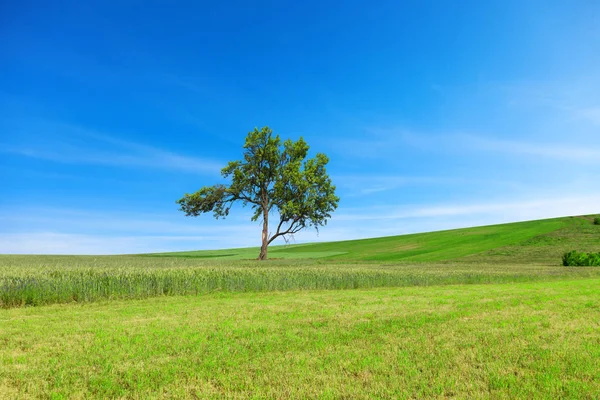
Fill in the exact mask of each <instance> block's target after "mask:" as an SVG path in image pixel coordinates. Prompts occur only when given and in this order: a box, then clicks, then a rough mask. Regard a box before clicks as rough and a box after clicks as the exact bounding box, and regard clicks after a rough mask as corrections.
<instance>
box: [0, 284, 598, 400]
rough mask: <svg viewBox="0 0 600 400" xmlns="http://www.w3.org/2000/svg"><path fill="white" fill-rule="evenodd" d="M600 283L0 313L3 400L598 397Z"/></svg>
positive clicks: (248, 296)
mask: <svg viewBox="0 0 600 400" xmlns="http://www.w3.org/2000/svg"><path fill="white" fill-rule="evenodd" d="M598 287H600V279H580V280H573V281H554V282H535V283H516V284H491V285H468V286H465V285H453V286H437V287H409V288H385V289H368V290H366V289H364V290H347V291H302V292H298V291H293V292H271V293H258V294H257V293H217V294H210V295H203V296H192V297H169V298H154V299H147V300H143V301H111V302H100V303H95V304H87V305H53V306H45V307H26V308H18V309H11V310H0V343H2V345H1V346H0V398H6V399H12V398H55V399H62V398H65V399H67V398H68V399H78V398H81V399H83V398H137V399H142V398H143V399H159V398H202V399H204V398H214V399H220V398H240V399H245V398H261V399H262V398H283V399H285V398H298V399H300V398H302V399H304V398H320V399H338V398H352V399H371V398H390V399H396V398H400V399H402V398H451V397H455V398H548V399H550V398H552V399H559V398H561V399H564V398H569V399H594V398H599V397H600V366H599V365H598V360H599V359H600V346H599V343H600V325H599V322H598V313H599V312H600V292H599V291H598Z"/></svg>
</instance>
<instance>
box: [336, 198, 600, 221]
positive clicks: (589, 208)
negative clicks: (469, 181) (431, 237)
mask: <svg viewBox="0 0 600 400" xmlns="http://www.w3.org/2000/svg"><path fill="white" fill-rule="evenodd" d="M598 212H600V193H597V194H588V195H585V196H575V197H554V198H538V199H529V200H527V199H526V200H521V201H500V200H499V201H490V202H479V203H471V204H468V203H467V204H438V205H435V204H433V205H427V206H403V207H397V206H378V207H373V208H371V209H369V208H359V209H355V210H349V211H347V212H345V213H344V212H341V213H339V214H337V215H336V216H335V220H336V221H365V220H368V221H373V220H401V219H411V218H438V217H463V216H469V217H472V216H475V215H488V216H492V217H493V216H496V217H500V218H498V219H499V220H500V221H503V220H504V219H505V218H509V219H508V220H513V219H514V220H523V219H537V218H550V217H559V216H567V215H582V214H594V213H598Z"/></svg>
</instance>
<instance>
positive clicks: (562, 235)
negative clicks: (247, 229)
mask: <svg viewBox="0 0 600 400" xmlns="http://www.w3.org/2000/svg"><path fill="white" fill-rule="evenodd" d="M507 243H509V244H507ZM493 246H495V247H493ZM491 247H493V248H491ZM490 248H491V249H490ZM482 249H488V250H482ZM565 249H566V250H573V249H578V250H588V251H593V250H596V251H600V226H597V225H594V224H593V217H591V216H590V217H573V218H558V219H550V220H541V221H530V222H521V223H514V224H505V225H495V226H487V227H479V228H469V229H459V230H453V231H442V232H433V233H424V234H416V235H406V236H397V237H386V238H377V239H367V240H357V241H346V242H332V243H318V244H306V245H297V246H290V247H279V248H277V247H276V248H274V250H273V251H271V257H272V258H274V259H272V260H270V261H269V262H257V261H254V260H240V258H243V257H246V256H249V254H250V252H251V251H253V250H252V249H241V250H240V249H237V250H236V249H229V250H222V251H202V252H184V253H171V254H162V255H150V256H148V255H145V256H98V257H92V256H88V257H84V256H79V257H78V256H8V255H6V256H1V255H0V307H3V308H9V307H19V306H24V305H43V304H52V303H70V302H92V301H98V300H102V299H141V298H148V297H155V296H173V295H201V294H206V293H211V292H215V291H226V292H264V291H273V290H279V291H285V290H313V289H357V288H372V287H400V286H430V285H440V284H461V283H464V284H477V283H502V282H522V281H533V280H551V279H559V278H564V277H577V276H580V277H581V276H600V268H593V267H592V268H583V269H578V270H573V269H569V268H565V267H562V266H561V263H562V254H563V252H564V251H565ZM252 254H254V253H252ZM235 258H238V259H237V260H236V259H235ZM432 260H433V261H432ZM440 260H442V261H440ZM444 260H453V261H444ZM424 261H428V262H427V264H424Z"/></svg>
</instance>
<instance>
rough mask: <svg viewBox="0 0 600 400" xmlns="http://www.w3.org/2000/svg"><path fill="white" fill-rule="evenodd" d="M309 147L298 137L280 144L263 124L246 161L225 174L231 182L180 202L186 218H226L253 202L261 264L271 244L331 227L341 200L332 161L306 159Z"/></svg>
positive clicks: (255, 133) (252, 136)
mask: <svg viewBox="0 0 600 400" xmlns="http://www.w3.org/2000/svg"><path fill="white" fill-rule="evenodd" d="M307 153H308V144H306V142H305V141H304V139H302V138H300V139H299V140H298V141H297V142H293V141H292V140H290V139H288V140H286V141H285V142H283V145H282V143H281V139H280V138H279V135H276V136H273V131H272V130H271V129H270V128H269V127H267V126H265V127H264V128H262V129H261V130H258V129H257V128H254V130H253V131H252V132H248V136H247V137H246V143H245V144H244V158H243V159H242V160H239V161H231V162H229V164H227V166H226V167H225V168H223V169H222V170H221V175H222V176H223V177H224V178H229V177H231V184H230V185H229V186H226V185H215V186H205V187H203V188H201V189H200V190H198V191H197V192H195V193H192V194H188V193H186V194H185V195H184V196H183V198H181V199H179V200H177V203H178V204H179V205H180V206H181V211H183V212H185V215H186V216H192V217H197V216H199V215H200V214H203V213H207V212H211V211H212V213H213V215H214V217H215V218H217V219H219V218H224V217H226V216H227V215H229V210H230V209H231V206H232V204H233V203H234V202H236V201H240V202H241V203H242V204H243V205H244V206H246V205H248V204H250V205H251V206H252V209H253V210H254V215H253V216H252V221H257V220H258V219H259V218H262V223H263V227H262V246H261V248H260V254H259V256H258V259H259V260H266V259H267V249H268V246H269V244H271V242H273V241H274V240H275V239H277V238H278V237H280V236H283V237H285V235H291V234H294V233H297V232H299V231H300V230H302V229H304V228H306V227H310V226H314V227H315V228H316V229H317V230H318V229H319V226H324V225H326V224H327V219H328V218H331V213H332V212H333V211H334V210H335V209H336V208H337V206H338V202H339V198H338V197H337V196H336V195H335V186H333V185H332V184H331V179H330V178H329V176H328V175H327V171H326V170H325V165H327V162H328V161H329V159H328V158H327V156H326V155H325V154H322V153H318V154H317V155H316V156H315V158H310V159H306V156H307ZM275 211H277V212H278V213H279V222H278V224H277V230H276V231H275V233H273V234H272V235H271V233H270V232H269V214H271V213H272V212H275Z"/></svg>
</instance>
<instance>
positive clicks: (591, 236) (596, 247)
mask: <svg viewBox="0 0 600 400" xmlns="http://www.w3.org/2000/svg"><path fill="white" fill-rule="evenodd" d="M594 217H596V216H594V215H589V216H581V217H566V218H553V219H546V220H538V221H527V222H516V223H511V224H502V225H491V226H482V227H475V228H467V229H455V230H449V231H439V232H429V233H417V234H412V235H402V236H389V237H382V238H374V239H361V240H348V241H343V242H327V243H311V244H299V245H289V246H274V247H272V248H271V249H270V250H269V255H270V256H271V257H272V258H280V259H291V258H302V259H308V258H327V259H328V261H384V262H390V261H392V262H395V261H408V262H415V261H416V262H421V261H426V262H435V261H443V260H455V261H456V260H460V261H475V262H481V261H484V262H489V261H493V262H499V263H505V264H510V263H514V262H519V263H536V264H557V263H559V262H560V261H557V260H560V258H561V256H562V254H563V253H564V252H566V251H569V250H574V249H577V250H581V251H600V239H599V237H600V225H594ZM258 251H259V249H258V248H246V249H228V250H217V251H188V252H178V253H162V254H151V255H150V256H166V257H189V258H207V259H210V258H216V257H218V258H220V259H225V260H231V259H252V258H256V256H257V254H258Z"/></svg>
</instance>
